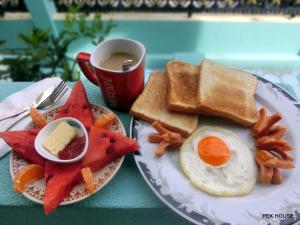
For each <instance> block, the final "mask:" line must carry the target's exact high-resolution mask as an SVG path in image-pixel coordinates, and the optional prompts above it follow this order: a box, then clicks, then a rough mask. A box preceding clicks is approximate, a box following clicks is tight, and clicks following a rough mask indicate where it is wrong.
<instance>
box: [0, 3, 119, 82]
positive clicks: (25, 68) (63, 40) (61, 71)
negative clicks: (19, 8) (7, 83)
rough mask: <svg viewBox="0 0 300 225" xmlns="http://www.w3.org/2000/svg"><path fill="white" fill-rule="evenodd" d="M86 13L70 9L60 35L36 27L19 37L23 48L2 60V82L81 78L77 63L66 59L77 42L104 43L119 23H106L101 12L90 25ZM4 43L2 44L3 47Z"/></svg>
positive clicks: (73, 7)
mask: <svg viewBox="0 0 300 225" xmlns="http://www.w3.org/2000/svg"><path fill="white" fill-rule="evenodd" d="M87 17H88V15H87V14H84V13H81V12H80V6H70V8H69V10H68V12H67V13H66V16H65V20H64V27H63V29H62V30H60V31H59V33H58V34H57V35H54V34H53V33H52V32H51V31H50V30H49V29H39V28H33V29H32V30H30V31H29V32H28V33H27V34H18V36H17V38H18V39H19V40H20V41H21V42H22V43H23V44H24V46H25V48H23V49H10V50H9V53H10V55H11V56H6V57H4V58H3V59H2V60H0V65H3V68H4V69H2V70H1V69H0V79H9V78H10V79H12V80H14V81H37V80H40V79H42V78H45V77H51V76H57V75H58V76H60V77H61V78H62V79H63V80H69V81H74V80H77V79H79V71H78V70H76V69H75V68H76V62H75V61H74V60H73V59H70V58H69V57H68V56H67V52H68V49H69V47H70V45H71V43H73V42H74V41H76V40H78V39H80V38H88V39H89V40H90V41H91V42H92V43H93V44H94V45H96V44H98V43H99V42H101V41H103V40H104V38H105V37H106V36H107V35H108V34H109V33H110V31H111V30H112V29H113V28H114V27H115V26H116V24H115V23H114V22H113V21H112V20H109V21H108V22H107V23H103V21H102V20H101V15H100V14H99V13H96V14H94V16H93V18H92V19H91V21H90V23H88V22H87ZM3 44H4V41H0V47H1V45H3Z"/></svg>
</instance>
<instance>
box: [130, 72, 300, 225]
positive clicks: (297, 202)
mask: <svg viewBox="0 0 300 225" xmlns="http://www.w3.org/2000/svg"><path fill="white" fill-rule="evenodd" d="M258 80H259V84H258V88H257V94H256V99H257V106H258V108H260V107H262V106H264V107H266V108H267V109H268V110H269V112H270V113H273V112H280V113H281V114H282V115H283V120H282V121H281V123H282V124H284V125H285V126H287V128H288V132H287V135H286V137H287V139H288V141H289V142H290V144H291V145H292V146H294V150H293V152H292V156H293V157H294V161H295V165H296V167H295V168H294V169H292V170H282V172H283V176H284V182H283V183H282V184H281V185H270V186H263V185H260V184H259V183H257V184H256V186H255V188H254V189H253V190H252V192H251V193H250V194H248V195H246V196H241V197H215V196H212V195H209V194H206V193H205V192H202V191H201V190H199V189H197V188H195V187H194V186H192V185H191V184H190V183H189V180H188V179H187V178H186V177H185V176H184V174H183V172H182V171H181V168H180V165H179V152H178V151H167V153H166V154H165V155H163V156H162V157H161V158H159V159H158V158H156V157H155V154H154V151H155V147H156V144H152V143H149V142H148V141H147V136H148V134H149V133H151V132H155V130H154V129H153V128H152V126H151V125H150V124H148V123H146V122H143V121H140V120H138V119H135V118H133V119H132V123H131V132H130V133H131V137H132V138H135V139H136V140H137V141H138V142H139V143H140V146H141V147H140V153H135V155H134V158H135V161H136V163H137V165H138V168H139V170H140V172H141V174H142V175H143V177H144V179H145V180H146V182H147V183H148V185H149V186H150V187H151V189H152V190H153V191H154V193H155V194H156V195H157V196H158V197H159V198H160V199H161V200H162V201H163V202H164V203H165V204H167V205H168V206H169V207H170V208H171V209H173V210H174V211H175V212H176V213H178V214H179V215H181V216H183V217H184V218H186V219H188V220H189V221H191V222H193V223H195V224H216V225H218V224H223V225H225V224H226V225H227V224H243V225H250V224H251V225H252V224H253V225H260V224H261V225H268V224H270V225H277V224H278V225H279V224H280V225H287V224H293V223H295V222H296V221H299V220H300V166H299V162H298V161H299V158H300V149H299V148H300V108H297V107H296V106H295V105H294V101H295V100H294V98H293V97H291V96H290V95H289V94H288V93H287V92H285V91H284V90H282V89H281V88H279V87H278V86H276V85H274V84H272V83H270V82H268V81H267V80H264V79H262V78H259V77H258ZM205 124H207V125H217V126H221V127H224V128H225V129H229V130H231V131H232V132H234V133H235V134H237V135H238V136H239V137H240V138H241V139H242V140H243V141H244V142H245V143H247V145H248V146H249V148H250V149H251V150H252V151H253V153H254V152H255V148H254V145H253V139H252V136H251V134H250V129H249V128H245V127H241V126H239V125H237V124H235V123H233V122H230V121H228V120H225V119H222V118H218V119H216V118H213V117H210V118H209V117H206V118H205V117H203V116H201V117H200V120H199V127H200V126H203V125H205ZM267 217H273V218H267ZM287 217H289V218H287ZM290 217H292V218H290Z"/></svg>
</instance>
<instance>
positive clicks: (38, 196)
mask: <svg viewBox="0 0 300 225" xmlns="http://www.w3.org/2000/svg"><path fill="white" fill-rule="evenodd" d="M61 107H62V106H59V107H56V108H53V109H51V110H50V111H48V112H47V113H45V114H44V116H45V117H46V118H47V120H48V121H52V120H53V117H54V116H55V115H56V113H57V112H58V111H59V110H60V109H61ZM91 107H92V111H93V114H94V117H95V119H97V118H99V117H100V115H103V114H106V113H111V111H110V110H109V109H107V108H105V107H103V106H100V105H96V104H91ZM33 127H34V125H33V123H32V122H31V123H30V124H29V125H28V127H27V129H31V128H33ZM110 130H111V131H113V132H116V133H119V134H121V135H126V131H125V128H124V126H123V124H122V122H121V120H120V119H119V118H117V119H116V120H114V122H113V124H112V125H111V126H110ZM123 160H124V156H123V157H121V158H119V159H117V160H115V161H113V162H111V163H110V164H108V165H107V166H106V167H104V168H103V169H101V170H98V171H96V172H94V173H93V174H94V178H95V180H96V191H95V192H98V191H99V190H100V189H101V188H103V187H104V186H105V185H106V184H107V183H108V182H109V181H110V180H111V179H112V178H113V177H114V176H115V174H116V173H117V172H118V170H119V169H120V167H121V165H122V162H123ZM26 165H28V163H27V162H26V161H25V160H23V159H21V158H20V157H18V155H17V154H16V153H15V152H14V151H12V154H11V157H10V174H11V177H12V179H14V177H15V175H16V174H17V172H18V171H20V170H21V169H22V167H24V166H26ZM44 193H45V179H41V180H38V181H35V182H33V183H32V184H30V185H28V186H27V187H26V189H25V191H24V192H23V195H24V196H25V197H26V198H28V199H30V200H32V201H34V202H37V203H40V204H43V198H44ZM89 196H91V195H90V194H88V192H87V189H86V187H85V185H84V184H83V182H82V183H80V184H77V185H76V186H75V187H74V188H73V190H72V191H71V193H70V194H69V195H68V196H66V197H65V199H64V200H63V201H62V202H61V204H60V205H68V204H72V203H75V202H79V201H81V200H83V199H85V198H87V197H89Z"/></svg>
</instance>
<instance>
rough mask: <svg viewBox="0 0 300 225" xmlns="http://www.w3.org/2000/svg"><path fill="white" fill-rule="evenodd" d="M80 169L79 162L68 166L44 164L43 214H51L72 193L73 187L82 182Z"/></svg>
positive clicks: (51, 163)
mask: <svg viewBox="0 0 300 225" xmlns="http://www.w3.org/2000/svg"><path fill="white" fill-rule="evenodd" d="M81 168H82V165H81V163H80V162H79V163H75V164H68V165H61V164H57V163H53V162H47V163H46V170H45V179H46V190H45V195H44V211H45V214H49V213H51V212H53V211H54V210H55V209H56V208H57V207H58V206H59V204H60V203H61V202H62V201H63V200H64V198H65V197H66V196H67V195H68V194H69V193H70V192H71V191H72V189H73V187H74V186H75V185H76V184H78V183H79V182H81V181H82V177H81Z"/></svg>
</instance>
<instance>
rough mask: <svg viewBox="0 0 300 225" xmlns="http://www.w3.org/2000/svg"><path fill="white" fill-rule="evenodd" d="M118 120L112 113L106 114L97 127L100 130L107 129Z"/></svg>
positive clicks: (96, 123) (98, 120)
mask: <svg viewBox="0 0 300 225" xmlns="http://www.w3.org/2000/svg"><path fill="white" fill-rule="evenodd" d="M115 118H116V116H115V115H114V114H112V113H108V114H104V115H103V116H101V117H100V118H99V119H97V120H96V122H95V127H98V128H106V127H107V126H108V125H110V124H111V123H112V121H113V120H114V119H115Z"/></svg>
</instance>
